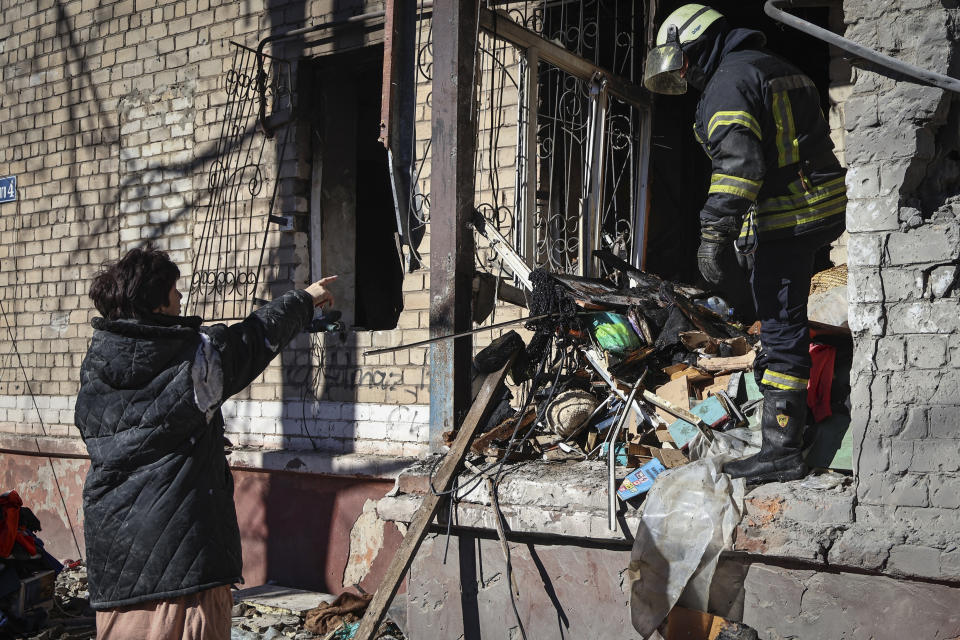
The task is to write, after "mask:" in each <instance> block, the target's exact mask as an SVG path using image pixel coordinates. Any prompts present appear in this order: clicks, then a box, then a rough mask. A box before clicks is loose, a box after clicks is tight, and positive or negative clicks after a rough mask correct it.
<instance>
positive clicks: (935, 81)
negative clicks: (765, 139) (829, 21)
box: [763, 0, 960, 93]
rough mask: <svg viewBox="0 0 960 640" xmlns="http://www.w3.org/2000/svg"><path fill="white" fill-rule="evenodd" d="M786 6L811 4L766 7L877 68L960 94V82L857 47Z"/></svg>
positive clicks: (782, 1) (771, 0) (778, 2)
mask: <svg viewBox="0 0 960 640" xmlns="http://www.w3.org/2000/svg"><path fill="white" fill-rule="evenodd" d="M784 5H788V6H793V7H796V6H810V3H809V2H807V1H805V0H799V1H798V0H767V2H766V3H765V4H764V5H763V10H764V12H765V13H766V14H767V15H768V16H770V17H771V18H773V19H774V20H776V21H778V22H782V23H783V24H785V25H787V26H790V27H793V28H794V29H797V30H799V31H802V32H803V33H806V34H807V35H810V36H813V37H814V38H817V39H818V40H823V41H824V42H826V43H827V44H832V45H833V46H835V47H837V48H838V49H843V50H844V51H846V52H848V53H852V54H853V55H855V56H858V57H860V58H863V59H864V60H868V61H870V62H872V63H873V64H875V65H877V66H880V67H883V68H885V69H890V70H891V71H895V72H897V73H899V74H902V75H905V76H908V77H910V78H913V79H915V80H918V81H919V82H920V83H921V84H926V85H930V86H933V87H938V88H940V89H946V90H947V91H953V92H956V93H960V80H957V79H956V78H951V77H950V76H947V75H943V74H942V73H937V72H936V71H930V70H929V69H924V68H922V67H918V66H916V65H912V64H910V63H909V62H903V61H902V60H897V59H896V58H892V57H890V56H888V55H884V54H882V53H878V52H876V51H874V50H873V49H871V48H869V47H865V46H863V45H861V44H857V43H856V42H854V41H852V40H849V39H847V38H844V37H843V36H839V35H837V34H835V33H833V32H832V31H827V30H826V29H824V28H822V27H818V26H817V25H815V24H812V23H810V22H808V21H806V20H803V19H801V18H798V17H796V16H793V15H790V14H789V13H787V12H785V11H783V10H781V9H779V8H778V7H780V6H784Z"/></svg>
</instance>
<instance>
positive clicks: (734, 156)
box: [694, 29, 847, 248]
mask: <svg viewBox="0 0 960 640" xmlns="http://www.w3.org/2000/svg"><path fill="white" fill-rule="evenodd" d="M721 37H725V40H724V41H723V42H722V43H720V47H719V50H718V54H719V55H718V56H716V57H717V58H719V59H718V60H717V61H716V62H715V63H714V64H715V70H710V69H708V70H707V72H708V74H709V72H710V71H713V73H712V75H708V77H709V80H708V82H707V84H706V86H705V87H704V90H703V95H702V97H701V99H700V102H699V104H698V105H697V115H696V122H695V124H694V133H695V135H696V137H697V140H698V141H699V142H700V144H701V145H702V146H703V148H704V150H705V151H706V152H707V155H708V156H710V159H711V161H712V164H713V174H712V176H711V178H710V187H709V191H708V196H707V201H706V203H705V204H704V206H703V209H702V211H701V214H700V217H701V224H702V225H704V224H710V223H716V222H717V221H718V220H719V219H721V218H727V220H729V221H735V224H737V225H740V224H741V222H742V226H741V231H740V238H739V240H738V244H739V245H740V246H741V247H742V248H743V247H745V246H749V244H751V243H752V241H753V240H754V239H755V238H753V235H752V234H753V233H754V232H756V233H757V234H758V236H759V238H760V239H761V240H762V239H763V238H771V239H772V238H784V237H790V236H796V235H804V234H808V233H812V232H820V231H823V232H827V230H829V229H831V228H836V229H837V232H838V234H839V231H840V230H842V228H843V225H844V223H845V215H844V212H845V209H846V201H847V199H846V187H845V184H844V174H845V172H844V170H843V169H842V168H841V167H840V164H839V163H838V162H837V160H836V158H835V157H834V155H833V142H832V141H831V140H830V130H829V127H828V125H827V123H826V121H825V119H824V117H823V112H822V111H821V109H820V99H819V95H818V92H817V88H816V87H815V86H814V84H813V82H812V81H811V80H810V78H808V77H807V76H805V75H804V74H802V73H801V72H800V71H799V70H798V69H797V68H796V67H794V66H793V65H791V64H789V63H788V62H786V61H784V60H782V59H780V58H778V57H776V56H774V55H773V54H770V53H768V52H766V51H763V50H761V49H758V48H754V47H759V46H763V44H764V42H765V39H764V36H763V34H762V33H760V32H758V31H750V30H747V29H734V30H733V31H730V32H729V33H728V34H726V35H725V36H721ZM754 205H755V208H754ZM751 223H753V224H751ZM753 225H755V227H754V226H753Z"/></svg>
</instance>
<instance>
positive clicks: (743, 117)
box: [707, 111, 763, 140]
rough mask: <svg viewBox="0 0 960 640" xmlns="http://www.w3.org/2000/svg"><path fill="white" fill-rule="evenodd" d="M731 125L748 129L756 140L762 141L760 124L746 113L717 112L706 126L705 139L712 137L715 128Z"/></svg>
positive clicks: (751, 115)
mask: <svg viewBox="0 0 960 640" xmlns="http://www.w3.org/2000/svg"><path fill="white" fill-rule="evenodd" d="M732 124H739V125H741V126H744V127H746V128H747V129H750V131H752V132H753V135H755V136H757V139H758V140H763V136H762V135H761V133H760V123H759V122H757V119H756V118H754V117H753V114H751V113H747V112H746V111H717V112H716V113H715V114H713V117H712V118H710V123H709V124H708V125H707V137H708V138H711V137H713V132H714V131H715V130H716V129H717V127H727V126H730V125H732Z"/></svg>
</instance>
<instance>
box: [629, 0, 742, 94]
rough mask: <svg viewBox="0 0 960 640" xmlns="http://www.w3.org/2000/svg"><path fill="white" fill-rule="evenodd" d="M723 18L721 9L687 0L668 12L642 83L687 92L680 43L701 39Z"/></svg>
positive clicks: (665, 90)
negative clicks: (681, 71)
mask: <svg viewBox="0 0 960 640" xmlns="http://www.w3.org/2000/svg"><path fill="white" fill-rule="evenodd" d="M721 18H723V14H721V13H720V12H719V11H717V10H716V9H711V8H710V7H707V6H705V5H702V4H685V5H683V6H682V7H680V8H679V9H677V10H676V11H674V12H673V13H671V14H670V15H669V16H667V19H666V20H664V21H663V24H662V25H660V31H658V32H657V40H656V44H657V46H656V47H654V48H653V49H651V50H650V52H649V53H648V54H647V60H646V65H645V67H644V72H643V85H644V86H645V87H646V88H647V89H649V90H650V91H653V92H654V93H664V94H668V95H678V94H681V93H686V91H687V81H686V80H685V79H684V78H683V77H682V76H681V75H680V70H681V69H682V68H683V50H682V49H681V47H684V46H686V45H688V44H691V43H693V42H696V41H697V40H699V39H700V38H701V37H702V36H703V34H704V33H706V31H707V28H708V27H709V26H710V25H712V24H713V23H714V22H716V21H717V20H720V19H721Z"/></svg>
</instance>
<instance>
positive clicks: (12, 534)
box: [0, 491, 33, 558]
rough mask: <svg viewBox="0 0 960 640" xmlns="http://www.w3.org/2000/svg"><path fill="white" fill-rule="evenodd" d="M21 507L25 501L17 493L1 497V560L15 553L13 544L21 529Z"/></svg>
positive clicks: (12, 492)
mask: <svg viewBox="0 0 960 640" xmlns="http://www.w3.org/2000/svg"><path fill="white" fill-rule="evenodd" d="M21 506H23V500H21V499H20V495H19V494H18V493H17V492H16V491H7V492H6V493H4V494H3V495H0V558H6V557H7V556H8V555H10V552H11V551H13V543H14V542H16V541H17V532H18V531H19V529H20V507H21ZM31 555H33V554H31Z"/></svg>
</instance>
